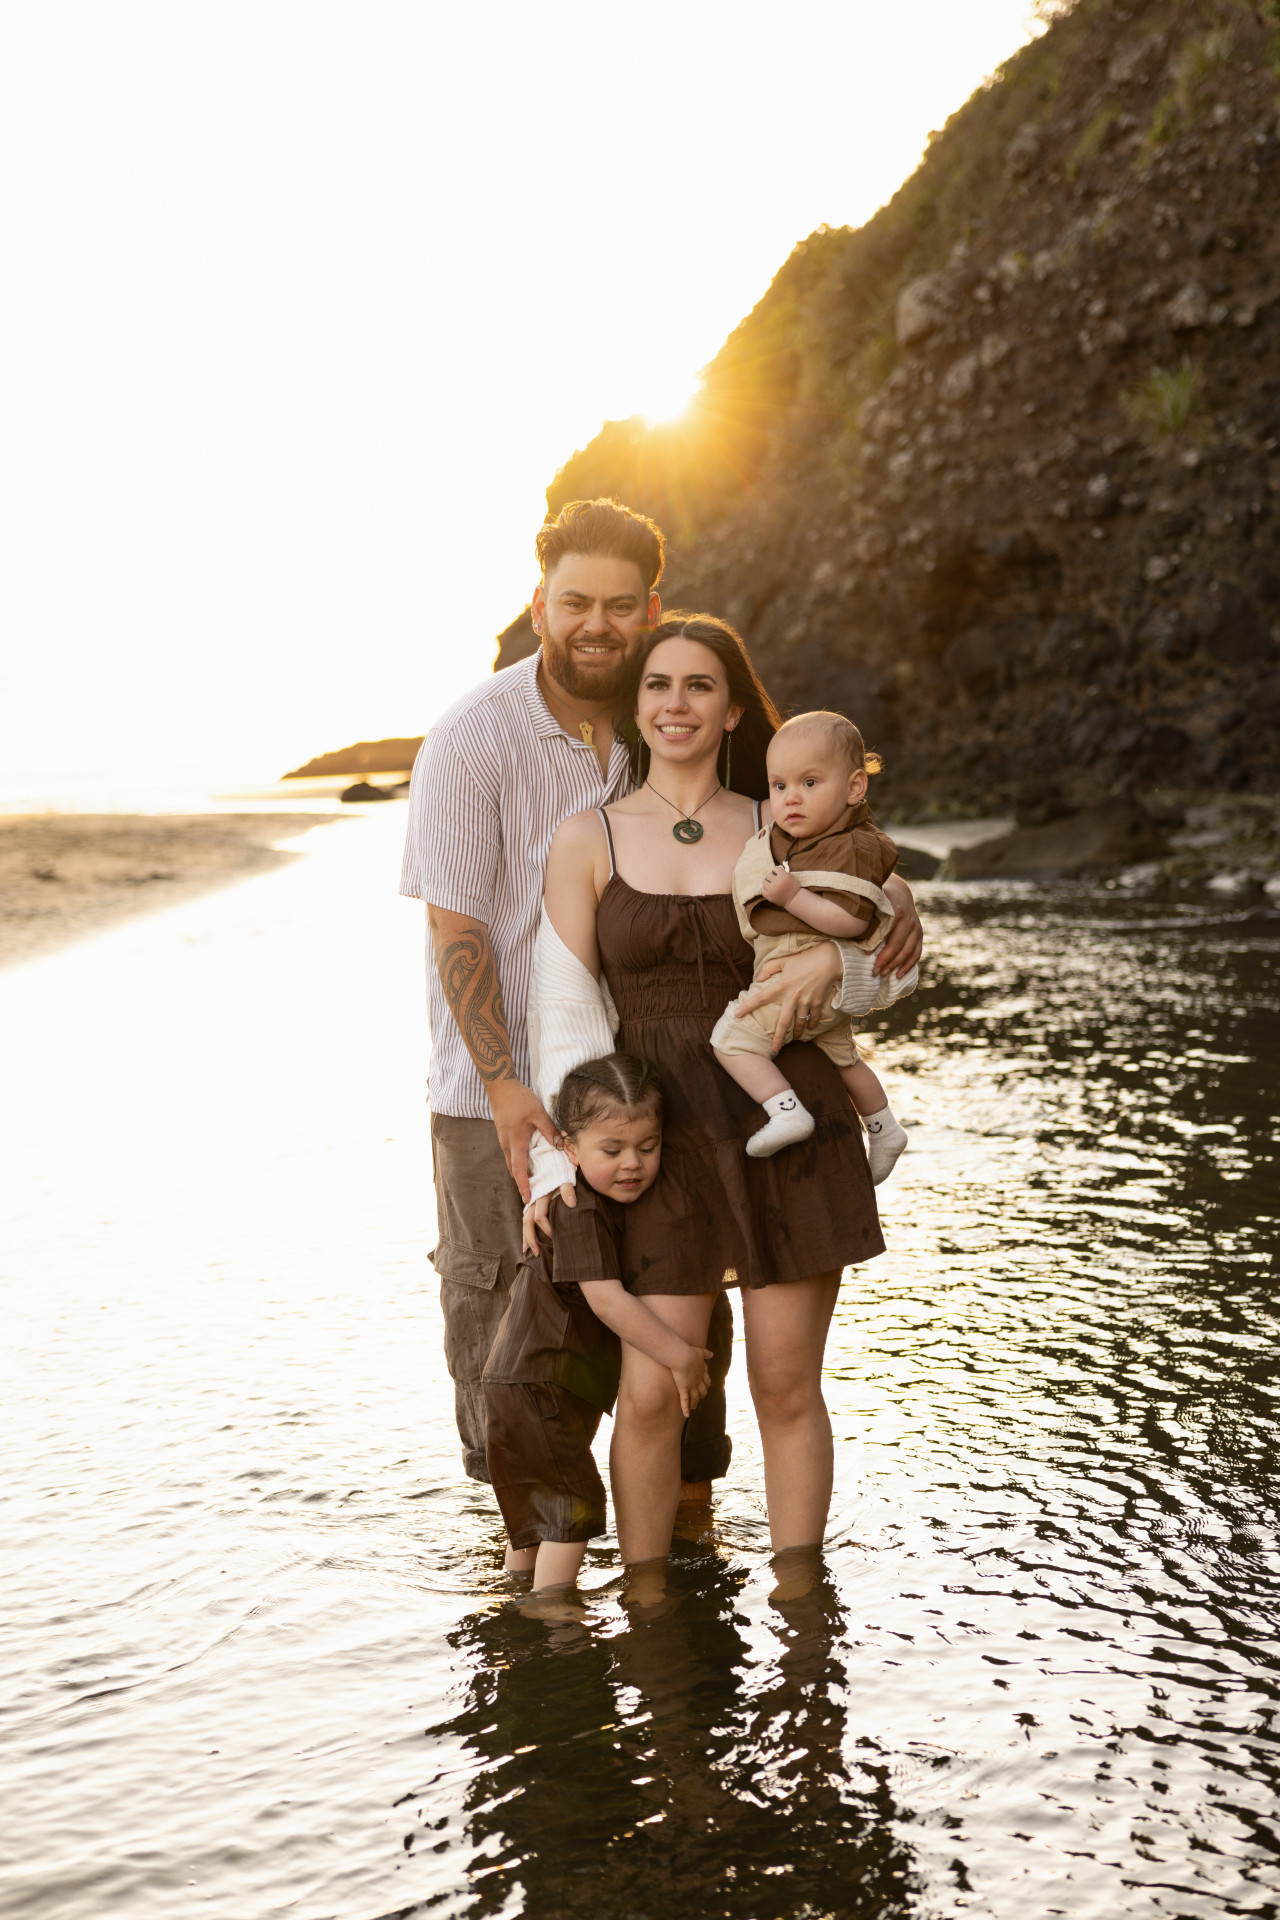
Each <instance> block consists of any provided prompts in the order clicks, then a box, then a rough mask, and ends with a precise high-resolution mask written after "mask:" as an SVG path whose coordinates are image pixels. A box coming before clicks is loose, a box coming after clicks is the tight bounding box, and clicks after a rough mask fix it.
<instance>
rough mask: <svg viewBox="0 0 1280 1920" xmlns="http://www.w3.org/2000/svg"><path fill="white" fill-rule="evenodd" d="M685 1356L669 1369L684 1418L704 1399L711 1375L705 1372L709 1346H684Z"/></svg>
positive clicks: (709, 1385) (708, 1358) (709, 1352)
mask: <svg viewBox="0 0 1280 1920" xmlns="http://www.w3.org/2000/svg"><path fill="white" fill-rule="evenodd" d="M684 1352H685V1357H684V1359H683V1360H681V1361H680V1363H679V1364H678V1365H677V1366H674V1367H672V1369H671V1378H672V1379H673V1380H674V1381H675V1383H676V1392H677V1393H678V1394H679V1395H680V1411H681V1413H682V1414H683V1415H684V1417H685V1419H686V1420H687V1419H688V1418H689V1415H690V1414H691V1413H692V1412H693V1410H694V1408H695V1407H696V1406H698V1405H699V1403H700V1402H701V1401H703V1400H705V1399H706V1397H707V1395H708V1394H709V1393H710V1391H711V1375H710V1374H709V1373H708V1372H707V1362H708V1360H710V1359H711V1357H712V1356H711V1349H710V1347H686V1348H685V1350H684Z"/></svg>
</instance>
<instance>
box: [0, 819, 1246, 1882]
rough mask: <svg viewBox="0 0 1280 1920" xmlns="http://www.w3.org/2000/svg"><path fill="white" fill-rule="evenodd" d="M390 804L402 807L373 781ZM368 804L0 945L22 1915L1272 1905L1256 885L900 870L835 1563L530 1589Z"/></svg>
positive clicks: (841, 1431)
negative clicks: (1246, 900) (472, 1337)
mask: <svg viewBox="0 0 1280 1920" xmlns="http://www.w3.org/2000/svg"><path fill="white" fill-rule="evenodd" d="M386 811H387V812H391V810H390V809H387V810H386ZM402 825H403V815H402V814H401V813H400V811H399V809H396V810H395V815H394V817H393V818H392V819H390V820H388V819H386V818H385V816H384V814H381V813H372V814H370V815H369V816H367V817H361V818H356V819H343V820H341V821H340V822H338V823H337V824H335V825H334V826H333V827H332V828H325V829H323V830H322V831H320V832H317V833H315V834H313V835H311V836H309V837H308V838H307V839H306V840H305V841H303V842H302V843H301V845H302V848H303V850H304V853H305V858H303V859H301V860H299V861H298V862H296V863H295V864H294V865H292V866H290V867H288V868H286V869H283V870H281V871H280V872H277V873H272V874H269V875H264V876H262V877H260V878H258V879H255V880H252V881H250V882H247V883H245V884H244V885H242V886H239V887H237V888H235V889H232V890H230V891H228V892H226V893H223V894H220V895H217V896H214V897H213V898H210V899H206V900H203V901H200V902H197V903H195V904H194V905H190V906H187V907H182V908H179V909H176V910H174V911H173V912H171V913H168V914H165V915H162V916H158V917H157V918H155V919H153V920H151V921H148V922H145V923H141V924H135V925H133V926H129V927H126V928H123V929H120V930H118V931H117V932H114V933H112V934H110V935H108V936H105V937H103V938H101V939H99V940H97V941H94V942H90V943H86V944H85V945H83V946H81V947H79V948H76V949H74V950H72V951H70V952H67V953H64V954H61V955H58V956H56V957H55V958H52V959H49V960H45V961H42V962H38V963H35V964H32V965H30V966H28V967H25V968H20V969H16V970H13V971H11V972H10V973H8V974H6V975H4V976H3V977H0V1052H2V1057H3V1058H4V1060H5V1063H6V1070H5V1079H6V1092H7V1094H8V1096H9V1097H8V1099H7V1100H6V1102H5V1103H4V1118H3V1121H2V1123H0V1125H2V1126H3V1139H2V1140H0V1150H2V1152H3V1161H2V1164H3V1166H4V1168H5V1185H6V1202H5V1221H6V1225H5V1237H4V1238H5V1244H4V1255H3V1267H4V1310H5V1323H6V1332H7V1335H8V1339H7V1341H6V1343H5V1357H4V1362H3V1366H4V1406H5V1433H4V1452H3V1483H2V1492H3V1510H2V1511H3V1539H4V1542H5V1549H6V1568H5V1573H4V1596H5V1607H4V1618H3V1622H2V1623H0V1715H2V1717H0V1733H2V1735H3V1738H2V1739H0V1791H2V1793H3V1805H4V1808H5V1815H6V1817H5V1821H4V1823H3V1830H2V1831H0V1907H2V1908H3V1911H4V1912H5V1913H6V1915H14V1916H18V1915H32V1916H34V1915H39V1916H40V1920H96V1917H97V1916H99V1915H103V1914H108V1913H121V1914H127V1915H129V1916H130V1920H135V1917H136V1920H148V1917H149V1916H153V1915H154V1916H164V1920H184V1917H185V1916H187V1915H189V1914H197V1913H215V1914H218V1915H220V1916H228V1920H258V1916H265V1915H276V1914H290V1915H298V1916H302V1917H303V1920H321V1917H322V1916H337V1917H339V1920H381V1917H382V1916H387V1915H391V1914H402V1913H416V1912H422V1913H431V1914H441V1915H454V1914H457V1915H471V1914H475V1915H507V1914H512V1915H514V1914H518V1913H526V1914H530V1915H536V1916H550V1915H556V1914H566V1915H592V1916H595V1915H596V1914H599V1913H608V1914H611V1915H617V1916H619V1917H620V1920H627V1916H632V1917H633V1920H634V1917H635V1916H645V1917H646V1920H669V1917H670V1916H677V1915H678V1916H704V1915H706V1916H711V1915H717V1916H718V1915H727V1916H733V1920H773V1917H774V1916H778V1917H781V1916H788V1917H791V1916H794V1917H796V1920H799V1916H815V1917H816V1916H820V1915H840V1916H845V1915H856V1916H859V1917H861V1916H871V1915H886V1916H890V1915H913V1916H914V1915H920V1916H935V1915H952V1914H979V1915H986V1914H989V1915H998V1916H1001V1917H1002V1920H1003V1917H1004V1916H1014V1917H1016V1920H1027V1917H1029V1916H1031V1915H1036V1916H1039V1915H1041V1914H1058V1913H1062V1914H1072V1915H1098V1916H1111V1915H1120V1914H1124V1915H1129V1914H1133V1915H1196V1916H1199V1915H1205V1916H1208V1915H1220V1914H1237V1913H1239V1914H1251V1915H1269V1914H1274V1913H1277V1912H1280V1844H1278V1838H1277V1820H1276V1783H1277V1775H1278V1774H1280V1746H1278V1741H1277V1721H1276V1700H1277V1679H1278V1678H1280V1631H1278V1629H1277V1599H1278V1598H1280V1553H1278V1552H1277V1536H1276V1513H1275V1507H1276V1501H1275V1487H1274V1473H1273V1465H1272V1462H1273V1458H1274V1448H1275V1432H1276V1413H1277V1406H1276V1390H1275V1384H1274V1381H1275V1365H1274V1358H1273V1356H1274V1352H1275V1346H1276V1320H1277V1309H1276V1306H1275V1304H1274V1300H1273V1275H1274V1271H1275V1248H1276V1240H1277V1235H1276V1212H1277V1200H1276V1196H1277V1182H1276V1177H1275V1165H1274V1162H1275V1147H1274V1145H1273V1140H1274V1135H1275V1130H1276V1125H1277V1119H1276V1109H1277V1107H1280V1092H1277V1090H1276V1088H1277V1072H1276V1066H1277V1061H1278V1059H1280V1045H1278V1042H1280V967H1278V960H1280V918H1276V917H1273V918H1267V917H1257V918H1252V919H1247V918H1244V917H1243V916H1241V915H1239V914H1236V915H1233V916H1231V917H1229V918H1224V917H1222V916H1221V914H1217V915H1215V914H1214V912H1213V909H1211V908H1209V907H1207V906H1205V907H1201V906H1200V905H1199V903H1196V904H1194V905H1191V906H1181V907H1178V906H1170V905H1167V904H1162V903H1156V902H1142V901H1138V900H1133V899H1124V900H1119V899H1115V898H1114V897H1108V896H1104V895H1100V894H1096V893H1088V892H1085V891H1083V890H1082V891H1079V892H1074V893H1073V892H1070V891H1067V890H1063V891H1060V892H1057V893H1053V894H1045V893H1042V892H1038V891H1035V890H1032V889H1029V888H1022V887H1012V886H1006V887H1004V888H996V889H992V888H987V889H980V888H960V887H952V888H922V889H921V893H922V895H923V896H924V898H925V902H926V906H927V912H928V920H929V929H930V936H931V952H932V963H931V967H930V972H929V984H928V986H927V987H926V989H924V990H923V991H922V993H921V994H920V996H918V998H917V1001H916V1003H915V1005H914V1007H912V1006H910V1004H909V1005H908V1007H907V1008H906V1009H904V1010H902V1011H901V1012H900V1013H898V1014H896V1015H894V1016H893V1018H892V1021H891V1023H890V1026H889V1027H888V1028H887V1030H886V1035H885V1038H884V1039H883V1042H882V1045H881V1050H880V1056H879V1064H880V1065H881V1068H882V1070H883V1071H884V1073H885V1076H886V1078H887V1080H888V1082H889V1083H890V1086H891V1091H892V1092H893V1094H894V1096H895V1099H896V1100H897V1102H898V1104H899V1106H900V1110H901V1111H902V1112H903V1114H904V1116H905V1117H906V1118H907V1119H908V1121H909V1122H910V1123H911V1126H912V1139H911V1150H910V1152H909V1154H908V1155H907V1157H906V1158H905V1159H904V1160H903V1162H902V1163H901V1164H900V1167H899V1170H898V1172H897V1173H896V1174H895V1176H894V1178H893V1180H892V1181H891V1183H890V1184H889V1186H888V1187H887V1188H886V1189H885V1190H884V1213H885V1219H886V1233H887V1238H888V1240H889V1243H890V1249H891V1251H890V1252H889V1254H888V1255H887V1256H886V1257H884V1258H883V1259H881V1260H879V1261H876V1262H874V1263H872V1264H871V1265H870V1266H868V1267H867V1268H866V1269H865V1270H863V1271H862V1272H859V1273H857V1274H855V1275H853V1276H852V1277H850V1278H849V1279H848V1280H847V1281H846V1284H845V1287H844V1289H843V1292H842V1296H841V1303H840V1308H839V1318H838V1324H837V1327H836V1329H835V1332H834V1335H833V1338H832V1342H831V1346H830V1349H829V1360H830V1382H829V1398H830V1402H831V1407H832V1414H833V1419H834V1422H835V1426H836V1431H837V1435H838V1451H837V1490H836V1498H835V1505H834V1510H833V1516H832V1525H831V1531H830V1543H829V1552H828V1556H827V1570H826V1574H825V1576H824V1578H823V1579H822V1580H821V1581H820V1582H819V1583H818V1584H817V1585H816V1586H815V1588H814V1589H813V1591H812V1592H810V1593H809V1594H808V1595H807V1596H805V1597H804V1598H802V1599H801V1600H798V1601H794V1602H787V1603H775V1602H772V1601H771V1600H770V1597H769V1596H770V1592H771V1587H772V1581H771V1577H770V1574H769V1570H768V1564H767V1553H766V1533H765V1527H764V1517H763V1508H762V1499H761V1479H760V1463H759V1457H758V1452H757V1449H756V1447H755V1445H754V1443H753V1440H752V1436H751V1421H750V1416H749V1409H748V1407H747V1404H746V1399H745V1387H744V1379H743V1373H742V1368H741V1364H740V1362H739V1363H737V1364H736V1365H735V1370H734V1373H733V1374H732V1376H731V1379H730V1387H731V1394H732V1401H733V1407H732V1412H733V1420H734V1426H735V1433H736V1435H737V1447H738V1453H737V1458H736V1460H735V1464H734V1468H733V1470H732V1473H731V1476H730V1479H729V1481H728V1483H727V1484H726V1487H725V1490H724V1492H723V1493H722V1494H721V1495H720V1496H719V1498H718V1500H717V1506H716V1533H715V1537H714V1540H711V1541H703V1542H700V1543H699V1542H690V1543H685V1545H684V1546H683V1548H682V1550H681V1553H680V1555H679V1556H678V1559H677V1563H676V1567H675V1572H674V1576H673V1585H672V1598H673V1599H674V1601H675V1604H674V1605H673V1606H672V1607H671V1608H670V1610H669V1611H668V1612H666V1613H665V1614H664V1615H662V1616H660V1617H658V1618H655V1619H652V1620H650V1621H649V1622H648V1623H647V1624H641V1625H632V1624H631V1623H630V1622H629V1620H628V1618H627V1616H626V1615H625V1614H624V1613H623V1611H622V1609H621V1607H620V1605H619V1603H618V1598H617V1590H616V1587H615V1586H614V1584H613V1556H612V1552H611V1550H610V1549H608V1548H605V1549H601V1550H600V1551H598V1552H593V1554H592V1556H591V1558H590V1560H589V1563H588V1571H587V1577H586V1585H587V1588H588V1590H589V1599H590V1610H589V1617H588V1621H587V1624H586V1625H585V1626H575V1625H548V1624H544V1623H539V1622H537V1621H533V1620H529V1619H526V1618H524V1617H522V1615H521V1614H520V1612H519V1611H518V1610H517V1609H516V1608H515V1607H514V1606H513V1604H512V1602H511V1599H510V1596H509V1594H508V1592H507V1590H506V1587H505V1583H504V1579H503V1576H502V1575H501V1574H500V1572H499V1571H498V1567H499V1551H498V1527H497V1524H496V1518H495V1512H494V1508H493V1506H492V1502H491V1500H490V1497H489V1496H488V1494H487V1493H486V1491H485V1490H484V1489H481V1488H476V1487H472V1486H471V1485H470V1484H469V1483H468V1482H467V1481H466V1480H464V1479H463V1478H462V1477H461V1474H460V1472H459V1470H458V1467H457V1448H456V1440H455V1438H454V1435H453V1430H452V1420H451V1412H450V1406H451V1396H450V1392H449V1385H448V1381H447V1378H446V1376H445V1372H444V1368H443V1364H442V1361H441V1358H440V1329H439V1316H438V1308H437V1303H436V1296H435V1288H434V1283H433V1279H432V1276H431V1273H430V1269H429V1268H428V1267H427V1265H426V1261H425V1250H426V1248H427V1247H428V1246H429V1245H430V1230H431V1222H430V1218H429V1183H428V1180H427V1165H426V1125H425V1115H424V1112H423V1109H422V1104H421V1096H420V1089H421V1077H422V1067H423V1054H424V1046H423V1042H422V1034H421V1025H420V1008H421V1003H422V984H421V966H422V956H421V920H420V912H419V910H417V909H415V908H414V907H413V906H412V905H410V904H408V903H405V902H401V901H398V900H396V899H395V898H394V874H395V864H396V851H397V846H396V842H397V839H398V835H399V832H400V831H401V830H402Z"/></svg>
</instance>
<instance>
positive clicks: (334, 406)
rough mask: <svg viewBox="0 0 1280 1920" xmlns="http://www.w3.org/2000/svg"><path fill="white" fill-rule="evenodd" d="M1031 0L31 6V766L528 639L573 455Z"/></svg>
mask: <svg viewBox="0 0 1280 1920" xmlns="http://www.w3.org/2000/svg"><path fill="white" fill-rule="evenodd" d="M1031 31H1032V18H1031V0H965V4H963V5H959V4H957V0H902V4H900V5H897V6H888V5H886V4H885V3H884V0H794V3H793V4H792V5H790V6H787V7H779V6H778V5H777V4H776V0H767V4H766V0H656V4H649V5H648V6H646V7H644V8H640V7H634V8H631V7H624V6H621V5H619V4H617V0H589V3H588V0H562V4H560V5H558V6H556V7H554V8H549V7H548V8H544V7H531V6H529V5H528V4H527V0H523V3H522V4H516V0H487V3H486V0H476V4H472V5H469V6H459V5H456V4H451V5H448V6H446V5H444V4H441V0H414V3H413V4H409V3H408V0H362V3H361V4H356V0H341V3H340V4H335V0H216V3H215V0H176V3H175V0H112V3H111V4H110V5H106V6H104V5H103V4H102V0H47V3H46V4H41V5H32V4H30V0H0V260H3V263H4V285H5V293H4V299H3V301H2V302H0V671H2V680H3V699H2V701H0V773H2V774H6V775H12V774H13V773H14V772H19V773H20V772H23V771H25V770H28V769H30V770H37V769H39V770H48V769H51V768H54V767H57V766H59V765H65V764H67V763H68V762H74V763H77V764H80V765H87V766H90V767H92V768H94V769H99V768H101V769H108V768H124V767H126V766H128V767H130V768H132V769H133V770H134V771H137V770H139V769H144V768H161V767H172V766H174V765H176V764H178V763H179V762H182V761H184V760H186V761H189V762H192V763H195V764H199V765H202V766H213V765H220V766H224V767H227V768H233V767H234V768H247V767H250V766H253V765H255V764H256V765H259V766H261V767H262V768H263V769H277V770H280V771H283V769H284V768H285V767H286V766H288V765H291V764H294V763H296V761H298V760H300V759H303V758H306V757H308V756H309V755H311V754H312V753H314V752H319V751H322V750H324V749H327V748H329V747H334V746H339V745H342V744H344V743H345V742H347V741H348V740H354V739H357V738H362V737H370V736H379V735H382V734H399V733H415V732H419V731H421V730H422V728H423V727H424V726H425V725H426V724H427V722H428V721H429V719H430V718H431V716H432V715H433V714H434V713H435V712H437V711H438V710H439V708H440V707H441V706H442V705H443V704H444V703H445V702H446V701H447V700H448V699H451V698H452V697H453V696H454V695H455V694H456V693H458V692H461V691H462V690H463V689H464V688H465V687H466V686H468V685H469V684H471V683H472V682H474V681H475V680H476V679H478V678H480V677H481V676H482V675H483V674H484V673H486V672H487V671H488V670H489V667H490V665H491V662H492V657H493V636H494V634H495V633H496V632H497V631H498V630H499V629H500V628H501V627H503V626H505V625H506V623H507V621H508V620H510V619H511V618H512V617H513V616H514V615H515V614H516V613H517V612H518V611H519V610H520V608H521V606H522V605H523V604H524V602H525V600H526V599H527V598H528V595H529V592H530V590H531V588H532V585H533V582H534V570H533V560H532V542H533V535H534V532H535V531H536V528H537V526H538V523H539V522H540V520H541V518H542V514H543V510H544V502H543V492H544V490H545V488H546V485H547V482H548V481H549V480H550V479H551V477H552V475H553V473H554V472H555V470H556V468H557V467H558V466H559V465H560V464H561V463H562V462H563V461H564V459H565V458H566V457H567V456H568V455H569V454H570V453H571V452H572V451H573V450H574V448H576V447H579V446H581V445H583V444H584V443H585V442H586V441H587V440H588V439H590V437H591V436H592V435H593V434H594V433H595V431H596V430H597V428H598V427H599V424H600V422H601V420H602V419H605V418H619V417H626V416H627V415H630V414H632V413H636V412H651V413H654V414H661V413H664V412H669V411H673V410H675V409H676V408H677V407H678V405H679V403H680V401H681V400H682V399H683V398H684V397H685V396H686V395H687V394H688V392H689V391H690V389H691V387H692V385H693V382H694V376H695V373H696V370H697V369H698V368H699V367H700V366H701V365H703V364H704V363H705V362H706V361H707V360H709V359H710V358H711V356H712V355H713V354H714V352H715V351H716V348H717V347H718V346H719V344H720V342H721V341H722V340H723V338H724V337H725V335H726V334H727V333H728V332H729V331H730V329H731V328H732V327H733V326H734V325H735V324H736V323H737V321H738V320H739V319H740V318H741V317H742V315H743V314H744V313H746V312H747V311H749V309H750V308H751V307H752V306H753V305H754V304H755V302H756V301H757V300H758V299H759V297H760V295H761V294H762V293H763V292H764V289H765V287H766V286H767V285H768V283H769V281H770V279H771V278H772V276H773V274H774V273H775V272H776V271H777V269H778V267H779V266H780V265H781V263H782V261H783V260H784V259H785V258H786V256H787V254H788V253H789V252H790V250H791V247H792V246H793V244H794V243H795V242H796V241H797V240H798V239H800V238H802V237H803V236H804V235H805V234H806V233H808V232H810V231H812V229H813V228H814V227H815V226H817V225H819V224H820V223H821V222H824V221H825V222H827V223H828V224H831V225H838V224H846V223H851V224H859V223H861V222H862V221H863V220H865V219H866V218H867V217H868V216H869V215H870V214H871V213H872V212H873V211H874V210H875V208H876V207H877V206H878V205H880V204H881V203H882V202H883V201H884V200H885V199H886V198H887V197H888V196H889V195H890V194H891V193H892V192H893V190H894V188H895V187H896V186H897V185H898V183H899V181H900V180H902V179H903V178H904V177H905V175H907V174H908V173H909V172H910V171H911V170H912V168H913V167H914V165H915V163H916V161H917V159H918V158H919V155H920V153H921V151H922V149H923V146H924V143H925V140H926V138H927V136H928V133H929V130H930V129H931V128H933V127H937V126H940V125H941V124H942V122H943V120H944V119H945V118H946V116H947V115H948V114H949V113H951V112H953V111H954V109H955V108H956V107H958V106H959V105H960V104H961V102H962V101H963V100H964V99H965V98H966V97H967V96H968V94H969V93H971V92H972V90H973V88H974V87H975V86H976V85H977V84H978V82H979V81H981V80H982V78H983V77H984V76H985V75H986V74H987V73H989V72H990V71H991V70H992V68H993V67H995V66H996V65H997V64H998V63H999V62H1000V60H1002V59H1003V58H1005V57H1006V56H1007V55H1008V54H1009V53H1010V52H1011V51H1012V50H1013V49H1014V48H1015V47H1016V46H1017V45H1019V44H1020V43H1021V42H1022V41H1023V40H1024V39H1025V38H1027V36H1028V34H1029V33H1030V32H1031Z"/></svg>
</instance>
